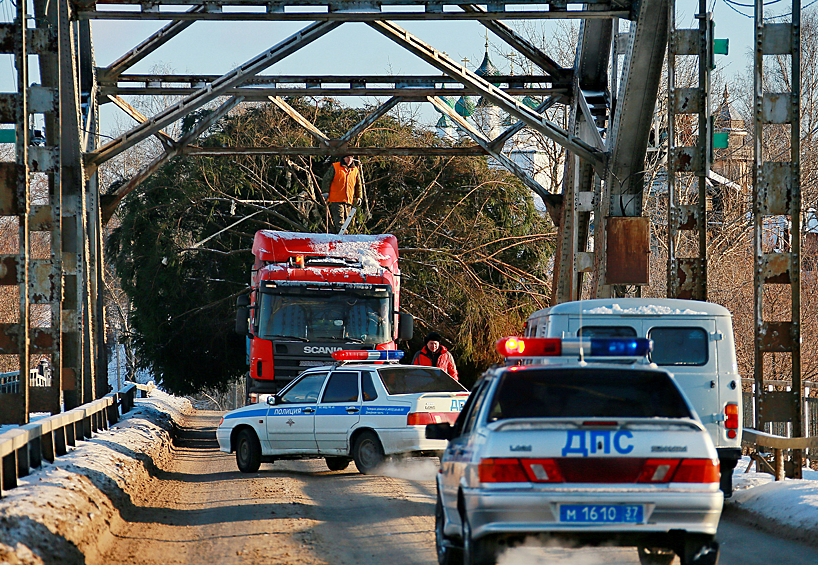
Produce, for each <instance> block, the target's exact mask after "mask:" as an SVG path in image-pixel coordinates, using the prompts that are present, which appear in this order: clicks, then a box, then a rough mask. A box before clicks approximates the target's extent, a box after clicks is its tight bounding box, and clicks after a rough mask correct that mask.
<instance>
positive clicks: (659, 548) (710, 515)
mask: <svg viewBox="0 0 818 565" xmlns="http://www.w3.org/2000/svg"><path fill="white" fill-rule="evenodd" d="M650 347H651V342H650V341H649V340H647V339H643V338H639V339H637V338H632V339H604V338H600V339H588V338H585V339H573V340H567V339H559V338H555V339H554V338H525V339H520V338H507V339H505V340H501V341H500V342H498V351H499V352H500V353H501V354H502V355H503V356H505V357H506V358H507V359H509V360H511V361H512V362H514V361H515V360H516V361H517V362H520V360H521V359H522V358H525V357H537V358H539V357H543V356H554V357H552V358H551V359H552V360H551V361H550V362H547V363H542V362H541V361H540V360H538V361H537V362H538V364H514V365H506V366H501V367H497V368H494V369H491V370H489V371H488V372H487V373H486V374H485V375H483V376H482V377H481V379H480V380H479V381H478V383H477V384H476V385H475V387H474V388H473V390H472V394H471V396H470V397H469V400H468V402H467V403H466V405H465V407H464V408H463V412H462V414H461V416H460V418H458V420H457V421H456V422H455V424H454V425H453V426H452V425H450V424H449V423H439V424H432V425H430V426H427V432H426V433H427V437H429V438H435V439H447V440H449V445H448V447H447V449H446V451H445V453H444V455H443V457H442V460H441V470H440V473H439V474H438V477H437V506H436V513H435V539H436V545H437V554H438V561H439V562H440V564H441V565H453V564H455V563H463V562H465V563H466V564H467V565H475V564H489V563H492V564H493V563H495V561H496V559H497V557H498V556H499V555H500V554H501V553H502V552H503V551H504V550H505V549H507V548H509V547H513V546H514V545H515V544H518V543H521V542H523V541H524V540H526V539H527V538H530V537H534V538H538V539H539V540H540V541H541V542H544V543H547V544H549V545H568V546H576V545H597V544H605V545H619V546H634V547H636V548H637V550H638V554H639V559H640V562H641V563H642V564H643V565H669V564H670V563H671V562H672V561H673V559H674V554H677V555H678V556H679V557H680V560H681V564H682V565H715V563H717V560H718V544H717V542H716V541H715V539H714V538H715V534H716V529H717V527H718V523H719V518H720V516H721V510H722V505H723V502H724V500H723V496H722V493H721V491H720V490H719V461H718V456H717V454H716V451H715V448H714V447H713V443H712V440H711V439H710V436H709V434H708V433H707V431H706V430H705V428H704V426H703V425H702V423H701V421H700V420H699V418H698V416H697V415H696V413H695V411H694V410H693V408H692V407H691V405H690V402H689V401H688V400H687V398H686V397H685V395H684V393H683V392H682V390H681V389H680V388H679V386H678V385H677V383H676V382H675V380H674V378H673V377H672V375H671V374H670V373H668V372H667V371H665V370H663V369H659V368H657V367H656V365H651V364H648V363H647V362H644V361H643V362H641V363H637V362H635V361H636V359H642V358H643V356H644V355H646V354H647V353H648V352H649V351H650ZM591 355H593V356H596V357H602V358H610V362H594V363H586V362H585V361H584V360H583V359H584V358H585V357H589V356H591ZM623 357H625V358H627V357H631V358H632V359H631V360H629V361H633V362H628V363H623V362H622V360H623ZM599 360H600V359H595V361H599Z"/></svg>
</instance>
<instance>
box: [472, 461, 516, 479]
mask: <svg viewBox="0 0 818 565" xmlns="http://www.w3.org/2000/svg"><path fill="white" fill-rule="evenodd" d="M478 474H479V475H480V482H481V483H527V482H529V480H528V475H527V474H526V472H525V469H524V468H523V465H522V463H520V460H519V459H483V460H481V461H480V466H479V467H478Z"/></svg>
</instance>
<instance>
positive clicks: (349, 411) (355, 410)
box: [347, 408, 361, 414]
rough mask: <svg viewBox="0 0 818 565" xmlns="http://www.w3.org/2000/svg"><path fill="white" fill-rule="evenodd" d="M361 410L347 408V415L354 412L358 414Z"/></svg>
mask: <svg viewBox="0 0 818 565" xmlns="http://www.w3.org/2000/svg"><path fill="white" fill-rule="evenodd" d="M360 411H361V410H360V409H358V408H347V413H349V414H354V413H355V412H360Z"/></svg>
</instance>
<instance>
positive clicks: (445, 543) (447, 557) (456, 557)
mask: <svg viewBox="0 0 818 565" xmlns="http://www.w3.org/2000/svg"><path fill="white" fill-rule="evenodd" d="M444 521H445V520H444V516H443V503H442V502H441V501H440V495H438V496H437V504H435V548H436V549H437V562H438V563H439V565H463V551H462V550H461V548H459V547H455V546H454V544H453V543H452V541H451V539H450V538H448V537H447V536H446V535H445V534H444V533H443V523H444Z"/></svg>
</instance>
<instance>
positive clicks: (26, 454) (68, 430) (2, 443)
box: [0, 383, 153, 497]
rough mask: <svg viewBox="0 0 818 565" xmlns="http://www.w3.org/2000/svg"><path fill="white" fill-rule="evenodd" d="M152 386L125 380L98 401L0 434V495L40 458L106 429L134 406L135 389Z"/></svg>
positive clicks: (62, 452)
mask: <svg viewBox="0 0 818 565" xmlns="http://www.w3.org/2000/svg"><path fill="white" fill-rule="evenodd" d="M151 388H153V387H148V386H145V385H139V384H136V383H128V384H127V385H126V386H125V387H124V388H123V389H122V390H120V391H118V392H112V393H110V394H108V395H106V396H104V397H102V398H100V399H99V400H94V401H93V402H89V403H88V404H83V405H82V406H78V407H77V408H74V409H73V410H68V411H67V412H63V413H61V414H55V415H54V416H49V417H48V418H43V419H42V420H37V421H36V422H31V423H30V424H25V425H23V426H19V427H17V428H15V429H13V430H10V431H8V432H6V433H4V434H1V435H0V497H2V495H3V491H6V490H10V489H13V488H15V487H17V479H19V478H20V477H25V476H27V475H28V474H29V473H30V472H31V469H35V468H37V467H40V466H42V464H43V460H45V461H48V462H49V463H53V462H54V459H55V458H56V457H60V456H62V455H65V454H67V453H68V447H69V446H71V447H74V446H76V445H77V441H79V440H84V439H88V438H91V437H92V435H93V433H94V432H97V431H99V430H107V429H108V427H109V426H110V425H112V424H115V423H116V422H118V421H119V417H120V415H124V414H125V413H127V412H130V411H131V410H132V409H133V407H134V398H135V397H136V391H137V390H142V391H144V392H149V391H150V390H151Z"/></svg>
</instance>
